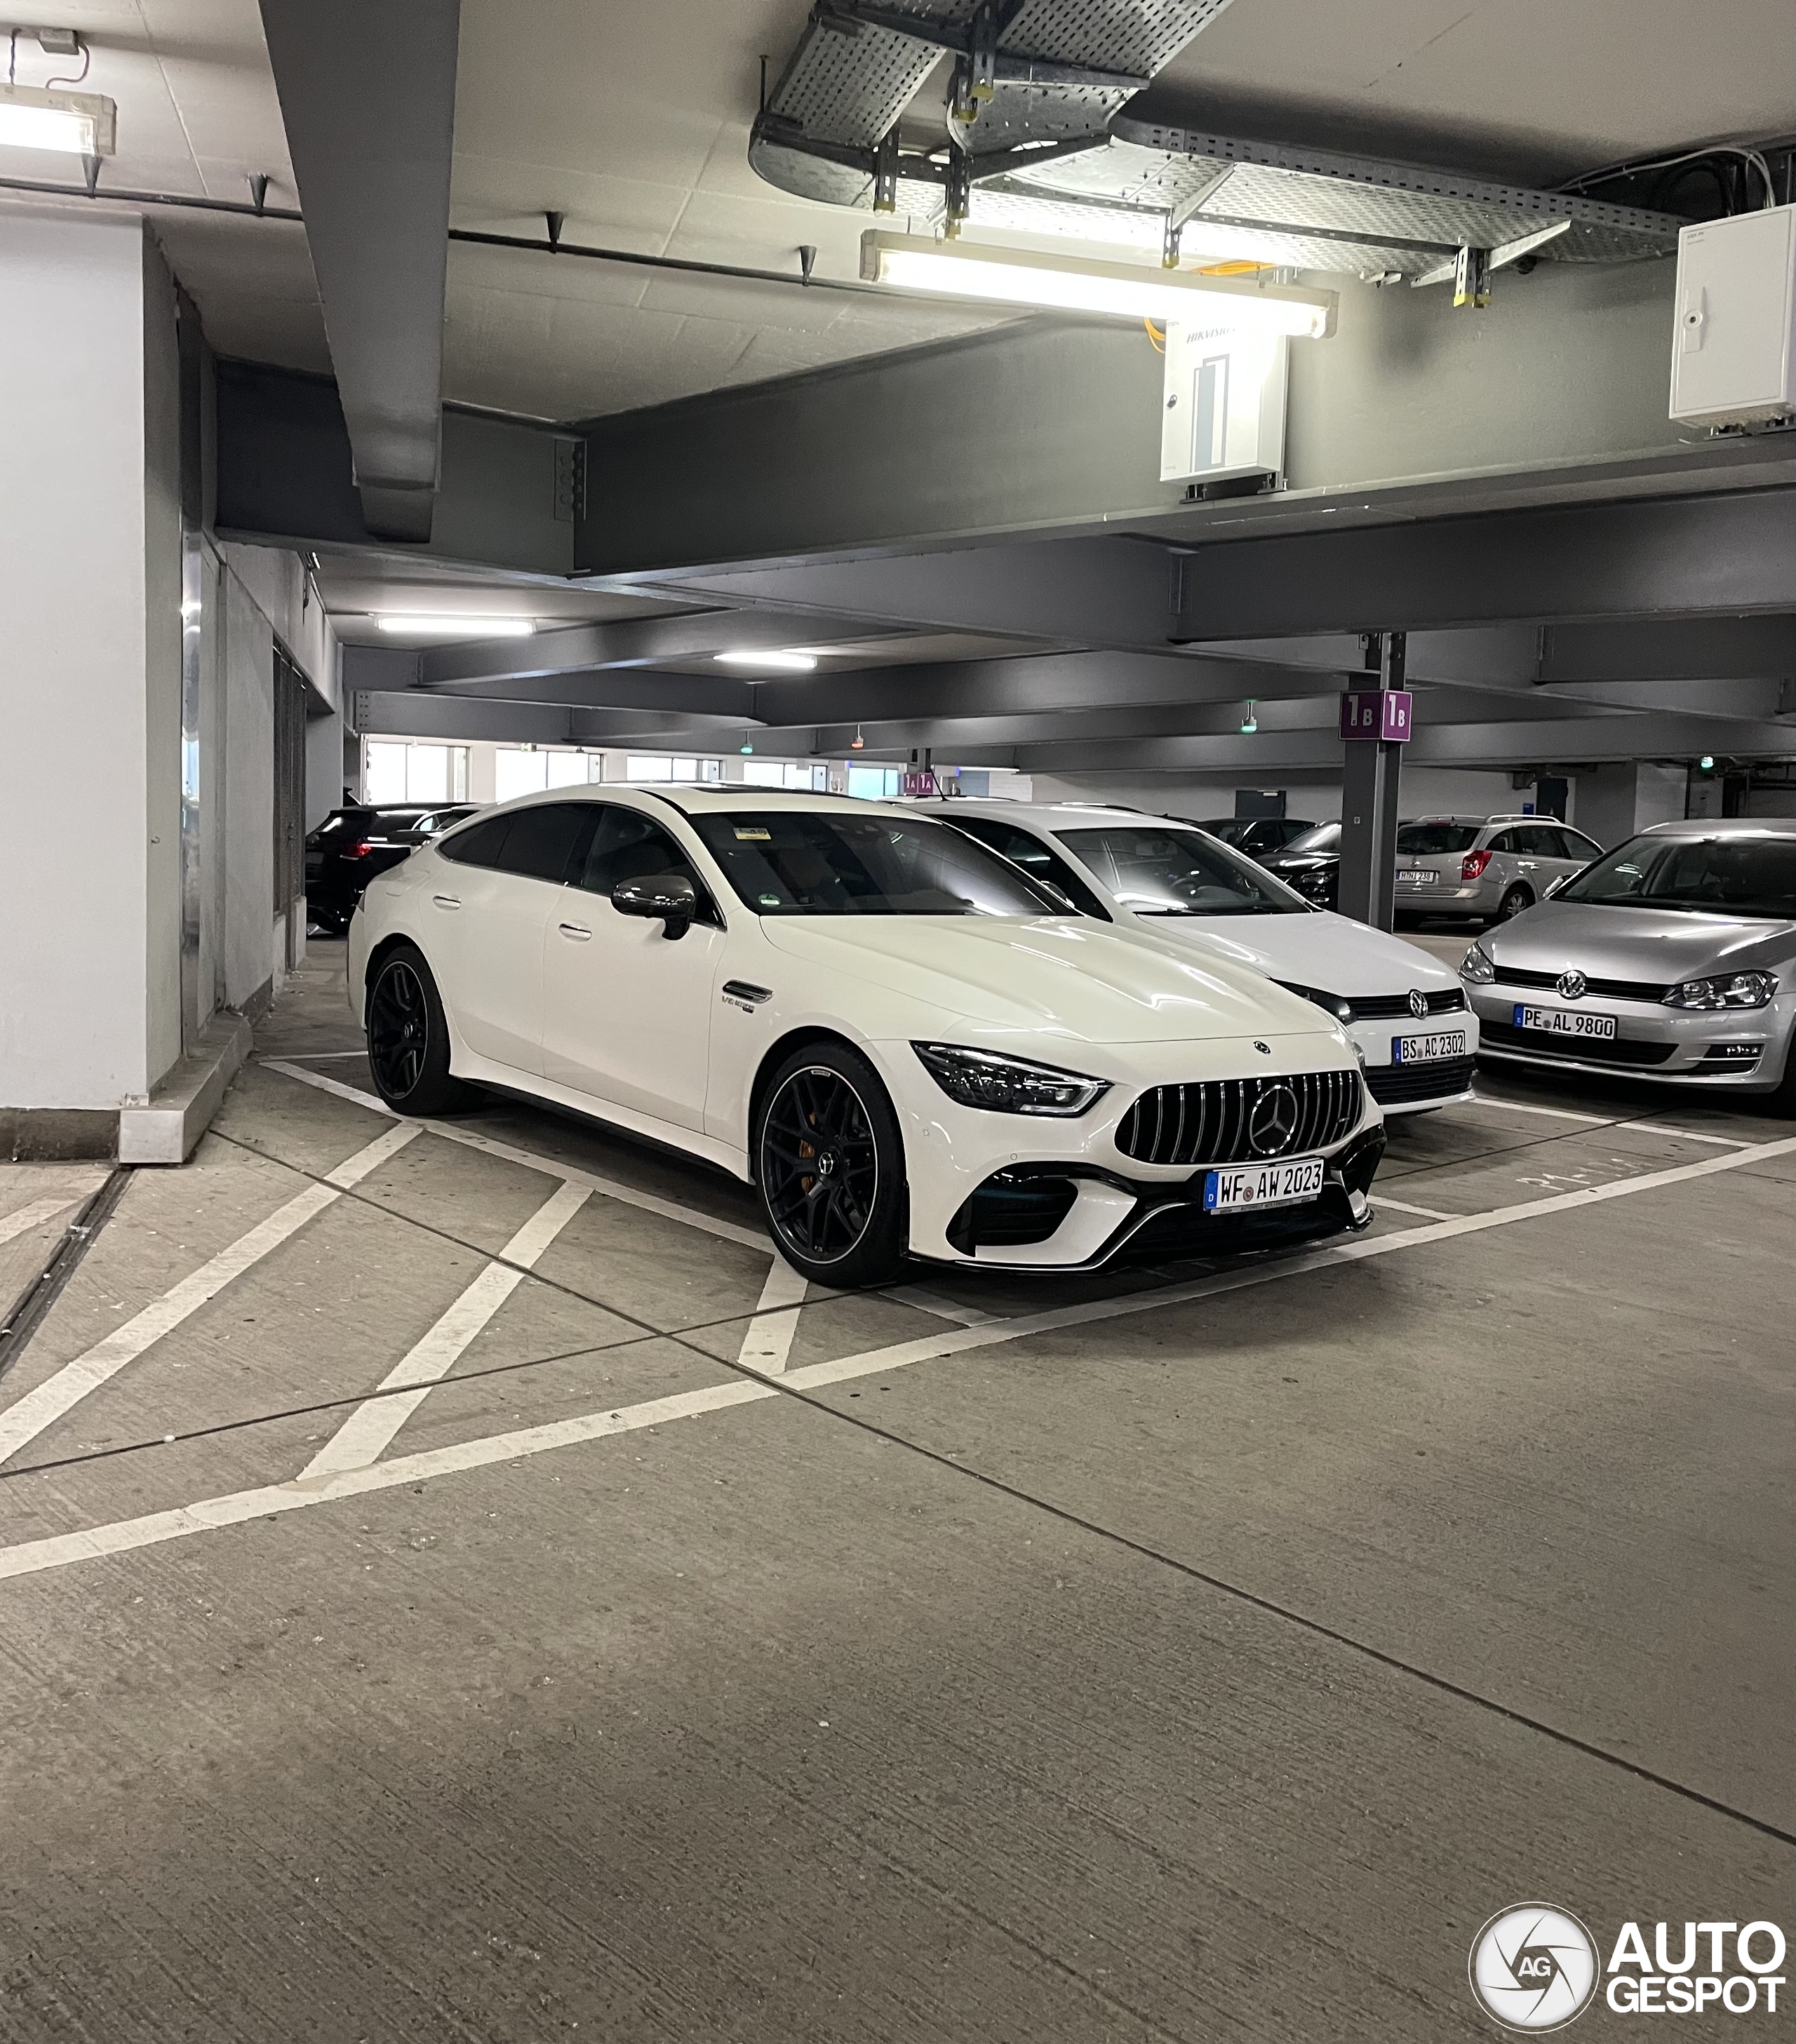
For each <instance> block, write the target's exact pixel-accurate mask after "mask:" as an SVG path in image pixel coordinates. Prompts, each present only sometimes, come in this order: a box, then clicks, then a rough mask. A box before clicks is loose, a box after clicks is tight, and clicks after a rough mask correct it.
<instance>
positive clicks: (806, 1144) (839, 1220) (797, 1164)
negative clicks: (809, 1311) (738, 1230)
mask: <svg viewBox="0 0 1796 2044" xmlns="http://www.w3.org/2000/svg"><path fill="white" fill-rule="evenodd" d="M752 1155H753V1158H754V1166H755V1181H756V1187H757V1189H759V1191H760V1201H761V1213H762V1216H763V1219H764V1220H766V1222H767V1230H768V1232H769V1233H770V1234H771V1235H772V1237H773V1239H774V1240H775V1242H776V1243H778V1244H779V1253H780V1254H781V1255H783V1257H784V1258H786V1262H788V1263H790V1265H791V1266H792V1267H793V1269H794V1270H797V1271H798V1272H799V1273H800V1274H801V1275H802V1276H804V1277H808V1278H810V1279H812V1280H813V1281H814V1282H816V1283H817V1284H820V1285H840V1286H843V1287H851V1286H854V1285H883V1284H886V1283H889V1282H890V1280H891V1279H892V1278H893V1277H895V1276H896V1275H897V1274H898V1267H899V1266H900V1264H901V1263H902V1262H903V1259H904V1251H905V1242H906V1231H907V1221H908V1212H909V1195H908V1193H907V1190H906V1184H905V1176H904V1143H903V1139H902V1136H901V1135H900V1134H899V1131H898V1116H897V1115H896V1114H894V1112H893V1111H892V1104H891V1101H890V1099H889V1098H888V1097H887V1095H886V1089H885V1088H884V1086H883V1085H881V1084H880V1082H879V1074H877V1073H876V1072H875V1070H873V1067H872V1066H871V1065H870V1064H868V1063H867V1060H866V1059H865V1058H863V1057H862V1056H861V1055H860V1054H859V1052H857V1051H852V1050H850V1049H849V1047H848V1045H847V1044H845V1043H812V1044H807V1045H806V1047H804V1048H803V1049H802V1050H801V1051H796V1052H794V1055H792V1056H790V1057H789V1058H786V1061H785V1062H783V1064H782V1065H781V1066H779V1069H778V1070H776V1071H775V1073H774V1074H773V1077H772V1078H771V1080H770V1081H769V1082H768V1084H767V1090H766V1092H765V1093H764V1094H763V1097H762V1101H761V1106H760V1113H759V1115H758V1116H757V1118H756V1125H755V1131H754V1137H753V1146H752Z"/></svg>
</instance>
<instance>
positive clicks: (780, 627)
mask: <svg viewBox="0 0 1796 2044" xmlns="http://www.w3.org/2000/svg"><path fill="white" fill-rule="evenodd" d="M832 624H833V629H834V631H835V633H836V636H841V626H842V621H840V620H834V621H832ZM882 628H883V621H874V623H873V624H871V625H870V626H869V627H868V630H869V631H870V632H871V631H875V630H879V629H882ZM817 632H818V623H817V619H816V618H815V617H810V616H809V615H806V614H801V613H794V612H790V611H779V610H746V611H745V610H732V609H718V608H717V606H715V605H707V606H706V607H704V608H702V609H700V608H694V609H689V610H682V611H670V612H668V613H665V614H663V615H662V616H660V617H625V618H618V619H615V620H613V621H610V622H608V623H604V624H570V625H566V626H563V627H561V628H559V629H557V630H556V631H552V632H536V633H535V634H533V636H531V637H530V638H528V639H490V640H479V641H478V642H476V643H474V644H464V645H460V646H434V647H430V648H429V650H428V651H426V652H425V653H424V654H423V655H421V657H420V659H419V662H418V682H419V684H420V686H422V687H425V688H434V689H446V688H460V687H463V686H475V687H479V686H484V685H485V684H486V683H487V682H494V681H517V680H522V679H525V678H529V677H531V676H539V675H571V674H588V673H592V672H594V671H596V670H599V669H602V668H607V667H648V666H651V665H653V664H655V663H659V662H663V661H668V660H679V659H687V658H689V657H691V658H696V657H699V656H702V655H713V654H717V653H721V652H727V651H730V650H731V649H733V648H735V647H740V648H742V649H743V650H744V651H756V652H760V651H765V650H767V648H768V647H782V646H791V645H805V644H808V643H810V640H813V639H814V638H815V637H816V636H817ZM720 678H722V679H725V680H730V679H733V678H734V677H732V676H729V675H727V674H721V670H720Z"/></svg>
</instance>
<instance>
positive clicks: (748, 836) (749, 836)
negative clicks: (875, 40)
mask: <svg viewBox="0 0 1796 2044" xmlns="http://www.w3.org/2000/svg"><path fill="white" fill-rule="evenodd" d="M736 836H737V837H738V838H739V839H740V840H741V841H742V843H744V844H771V843H772V842H773V832H771V831H765V830H763V829H762V828H761V827H760V824H737V825H736Z"/></svg>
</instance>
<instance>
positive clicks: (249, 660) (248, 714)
mask: <svg viewBox="0 0 1796 2044" xmlns="http://www.w3.org/2000/svg"><path fill="white" fill-rule="evenodd" d="M222 582H223V598H224V601H223V603H222V605H221V617H222V622H223V626H224V630H223V634H222V639H223V645H222V654H221V696H222V701H223V708H224V718H225V732H226V740H225V836H226V842H227V847H228V850H227V856H226V859H225V929H224V968H225V973H224V995H225V1005H227V1006H229V1007H232V1008H241V1007H243V1006H244V1005H245V1004H247V1003H250V1002H252V1001H255V1000H256V998H257V997H259V996H260V993H261V992H262V989H263V988H264V987H265V986H267V985H269V983H270V982H271V980H272V979H273V978H274V975H275V938H274V916H275V909H274V897H275V779H274V756H275V637H274V632H273V631H272V629H271V627H270V625H269V624H268V621H267V618H265V617H263V615H262V613H261V612H260V610H259V609H257V608H256V604H255V602H254V601H253V600H252V597H251V596H250V594H249V592H248V590H247V589H246V588H245V587H244V585H243V584H242V582H240V581H238V579H237V577H236V576H235V575H233V574H230V573H229V571H227V572H225V574H224V575H223V577H222Z"/></svg>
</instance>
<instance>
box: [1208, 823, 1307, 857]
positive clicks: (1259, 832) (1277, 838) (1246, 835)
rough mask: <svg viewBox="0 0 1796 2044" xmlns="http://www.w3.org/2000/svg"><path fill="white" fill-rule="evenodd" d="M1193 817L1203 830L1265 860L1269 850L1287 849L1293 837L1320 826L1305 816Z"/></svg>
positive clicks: (1239, 849)
mask: <svg viewBox="0 0 1796 2044" xmlns="http://www.w3.org/2000/svg"><path fill="white" fill-rule="evenodd" d="M1183 820H1184V819H1182V818H1175V821H1183ZM1192 820H1193V821H1195V822H1197V825H1198V829H1199V830H1201V831H1208V832H1209V833H1210V836H1212V837H1219V838H1221V840H1222V842H1223V843H1225V844H1232V845H1233V847H1235V849H1236V851H1244V852H1245V853H1246V854H1247V855H1248V858H1249V859H1257V860H1260V861H1261V862H1262V863H1263V861H1264V857H1265V855H1266V854H1267V852H1269V851H1283V850H1284V848H1285V847H1286V845H1287V844H1289V843H1290V841H1291V840H1292V839H1293V838H1298V837H1302V836H1303V834H1304V832H1306V831H1313V829H1314V828H1316V826H1315V825H1314V824H1310V823H1306V822H1305V821H1304V820H1303V818H1302V816H1212V817H1210V819H1209V820H1208V821H1207V822H1206V821H1203V820H1198V819H1196V818H1194V819H1192Z"/></svg>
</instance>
